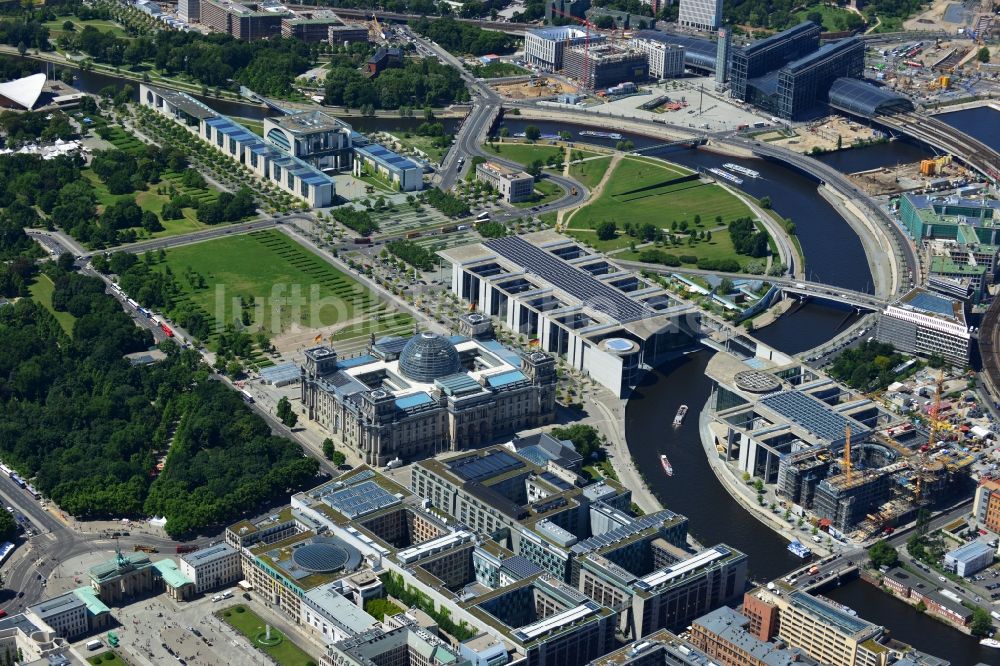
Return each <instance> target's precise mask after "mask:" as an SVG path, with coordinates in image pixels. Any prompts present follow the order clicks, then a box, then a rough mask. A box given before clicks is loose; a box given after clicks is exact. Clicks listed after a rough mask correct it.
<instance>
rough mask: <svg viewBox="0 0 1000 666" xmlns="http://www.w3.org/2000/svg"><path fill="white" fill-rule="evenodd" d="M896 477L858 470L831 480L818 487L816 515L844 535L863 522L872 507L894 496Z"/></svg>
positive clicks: (815, 498) (814, 504) (814, 498)
mask: <svg viewBox="0 0 1000 666" xmlns="http://www.w3.org/2000/svg"><path fill="white" fill-rule="evenodd" d="M892 483H893V477H892V476H891V475H889V474H883V473H879V472H878V471H877V470H875V471H869V470H857V471H854V472H850V473H848V472H843V473H840V474H835V475H831V476H828V477H827V478H825V479H823V480H822V481H820V482H819V484H818V485H817V486H816V490H815V495H814V497H813V502H812V507H811V508H812V510H813V512H814V513H815V514H816V515H817V516H818V517H819V518H820V519H825V520H827V521H829V523H830V525H832V526H833V527H834V528H836V529H838V530H840V531H841V532H849V531H850V530H851V529H852V528H853V527H854V526H855V525H857V524H858V523H860V522H861V521H863V520H864V519H865V518H866V517H867V516H868V514H869V513H870V512H871V509H872V507H877V506H881V505H882V504H883V503H884V502H885V501H887V500H888V499H889V498H890V497H891V496H892V495H891V493H892Z"/></svg>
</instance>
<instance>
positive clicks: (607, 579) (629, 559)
mask: <svg viewBox="0 0 1000 666" xmlns="http://www.w3.org/2000/svg"><path fill="white" fill-rule="evenodd" d="M746 567H747V557H746V555H744V554H743V553H741V552H739V551H738V550H735V549H733V548H730V547H728V546H726V545H722V544H720V545H717V546H714V547H712V548H706V549H704V550H702V551H700V552H697V553H691V552H687V551H685V550H682V549H681V548H678V547H677V546H675V545H673V544H671V543H669V542H667V541H666V540H664V539H663V538H662V537H656V538H654V539H652V540H651V541H649V542H646V543H643V545H642V546H641V547H638V548H634V549H633V548H627V541H626V542H625V544H615V545H613V546H610V547H606V548H604V549H601V550H597V551H595V552H592V553H588V554H585V555H583V556H582V557H580V559H579V563H578V564H577V563H574V575H577V571H578V572H579V573H578V577H579V582H578V588H579V590H580V591H581V592H583V593H584V594H586V595H587V596H588V597H590V598H591V599H594V600H596V601H599V602H600V603H602V604H604V605H606V606H608V607H609V608H612V609H613V610H615V612H616V613H617V614H618V630H619V632H620V633H622V634H623V635H624V636H626V637H631V638H633V639H636V640H638V639H639V638H641V637H642V636H645V635H646V634H649V633H651V632H653V631H656V630H657V629H664V628H666V629H683V628H684V627H685V626H687V625H688V624H690V622H691V621H692V620H694V619H695V618H696V617H698V616H700V615H703V614H704V613H707V612H709V611H710V610H712V609H713V608H717V607H719V606H723V605H727V604H735V603H738V602H739V600H740V598H741V597H742V595H743V590H744V589H745V587H746V574H747V569H746Z"/></svg>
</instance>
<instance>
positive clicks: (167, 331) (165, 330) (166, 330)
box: [160, 324, 174, 338]
mask: <svg viewBox="0 0 1000 666" xmlns="http://www.w3.org/2000/svg"><path fill="white" fill-rule="evenodd" d="M160 330H162V331H163V333H164V334H165V335H166V336H167V337H168V338H172V337H174V332H173V331H172V330H170V327H169V326H167V325H166V324H160Z"/></svg>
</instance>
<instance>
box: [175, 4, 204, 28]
mask: <svg viewBox="0 0 1000 666" xmlns="http://www.w3.org/2000/svg"><path fill="white" fill-rule="evenodd" d="M177 15H178V16H179V17H181V18H182V19H183V20H185V21H187V22H188V23H199V22H200V21H201V0H177Z"/></svg>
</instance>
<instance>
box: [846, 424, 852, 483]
mask: <svg viewBox="0 0 1000 666" xmlns="http://www.w3.org/2000/svg"><path fill="white" fill-rule="evenodd" d="M844 474H845V475H846V477H847V483H848V485H850V483H851V426H845V427H844Z"/></svg>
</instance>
